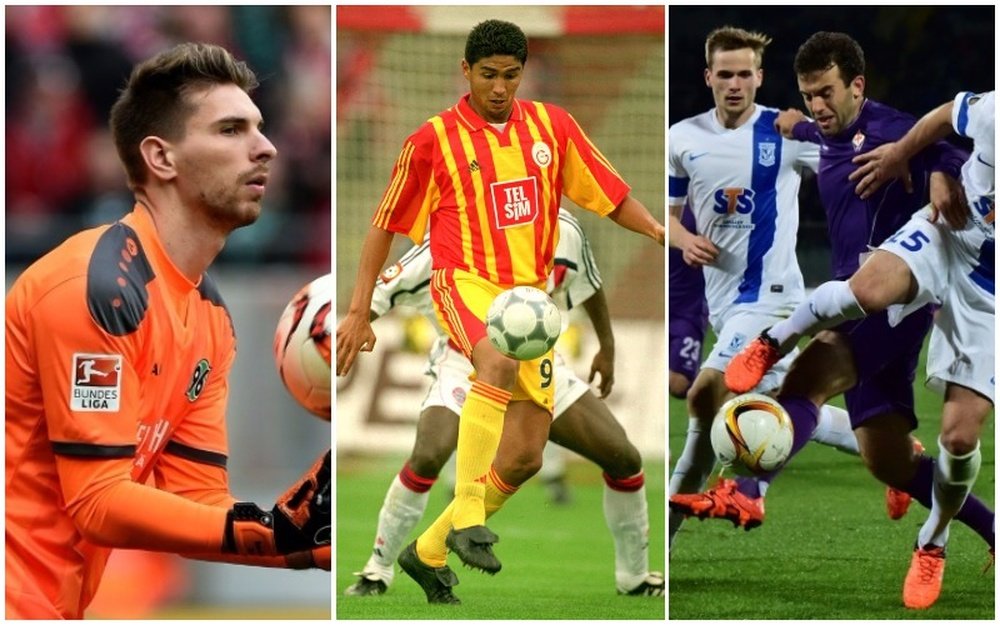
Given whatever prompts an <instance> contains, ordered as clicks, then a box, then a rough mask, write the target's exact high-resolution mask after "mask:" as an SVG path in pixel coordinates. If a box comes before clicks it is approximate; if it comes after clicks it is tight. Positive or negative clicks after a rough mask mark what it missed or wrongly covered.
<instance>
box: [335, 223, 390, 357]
mask: <svg viewBox="0 0 1000 625" xmlns="http://www.w3.org/2000/svg"><path fill="white" fill-rule="evenodd" d="M392 237H393V233H392V232H389V231H387V230H383V229H381V228H378V227H376V226H372V227H370V228H369V229H368V234H367V235H365V242H364V244H363V245H362V247H361V263H360V264H359V266H358V277H357V280H356V281H355V283H354V293H353V294H352V295H351V304H350V307H349V308H348V310H347V314H346V315H345V316H344V318H343V320H341V322H340V324H339V325H338V326H337V375H347V374H348V372H350V370H351V366H352V365H353V364H354V359H355V358H356V357H357V355H358V352H361V351H365V352H370V351H372V349H374V347H375V333H374V332H373V331H372V326H371V321H369V316H370V314H371V303H372V291H373V289H374V288H375V279H376V278H377V277H378V274H379V272H380V271H381V270H382V265H384V264H385V261H386V259H387V258H388V257H389V248H390V247H391V245H392Z"/></svg>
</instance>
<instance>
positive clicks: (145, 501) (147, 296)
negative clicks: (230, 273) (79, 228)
mask: <svg viewBox="0 0 1000 625" xmlns="http://www.w3.org/2000/svg"><path fill="white" fill-rule="evenodd" d="M6 341H7V345H6V347H7V351H6V367H7V380H6V383H7V385H6V461H7V462H6V478H7V485H6V530H7V534H6V536H7V543H6V544H7V549H6V576H7V577H6V597H7V604H6V605H7V617H8V618H81V617H82V616H83V611H84V608H86V606H87V604H88V603H89V602H90V599H91V598H92V597H93V595H94V593H95V591H96V590H97V584H98V582H99V580H100V576H101V573H102V571H103V569H104V565H105V562H106V560H107V557H108V555H109V552H110V551H109V547H110V546H114V547H126V548H140V549H147V550H154V551H172V552H176V553H189V554H193V553H215V554H219V553H220V550H221V544H222V536H223V530H224V526H225V516H226V511H227V510H228V508H229V507H230V506H231V505H232V502H233V501H234V500H233V498H232V497H231V495H230V494H229V489H228V483H227V477H226V471H225V465H226V457H227V451H228V450H227V445H226V428H225V420H224V412H225V405H226V400H227V395H228V386H227V379H228V374H229V369H230V367H231V365H232V362H233V358H234V355H235V348H236V341H235V337H234V333H233V327H232V322H231V319H230V317H229V314H228V312H227V311H226V308H225V306H224V305H223V302H222V299H221V298H220V296H219V293H218V292H217V291H216V289H215V287H214V286H213V283H212V282H211V281H210V280H209V279H208V278H207V277H204V278H202V280H201V281H200V283H198V284H193V283H191V282H190V281H189V280H188V279H187V278H185V277H184V275H183V274H182V273H181V272H180V271H179V270H178V269H177V268H176V267H175V266H174V265H173V264H172V262H171V261H170V259H169V258H168V256H167V254H166V252H165V251H164V249H163V247H162V244H161V242H160V240H159V238H158V236H157V234H156V230H155V228H154V226H153V223H152V218H151V217H150V214H149V213H148V211H147V210H146V209H145V207H142V206H141V205H137V206H136V208H135V210H134V211H133V212H132V213H131V214H129V215H128V216H126V217H125V218H124V219H122V220H121V221H119V222H117V223H115V224H112V225H110V226H103V227H99V228H95V229H91V230H87V231H84V232H81V233H79V234H77V235H75V236H73V237H71V238H70V239H68V240H67V241H66V242H64V243H63V244H62V245H60V246H59V247H57V248H56V249H55V250H53V251H52V252H50V253H49V254H47V255H46V256H44V257H43V258H42V259H40V260H39V261H38V262H36V263H35V264H33V265H32V266H31V267H29V268H28V269H27V270H26V271H25V272H24V273H23V274H22V275H21V276H20V277H19V278H18V280H17V281H16V282H15V284H14V286H13V287H12V288H11V290H10V292H9V293H8V294H7V304H6ZM154 487H155V488H154Z"/></svg>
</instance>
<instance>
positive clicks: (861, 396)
mask: <svg viewBox="0 0 1000 625" xmlns="http://www.w3.org/2000/svg"><path fill="white" fill-rule="evenodd" d="M932 321H933V316H932V314H931V309H930V307H929V306H924V307H923V308H921V309H919V310H916V311H914V312H913V313H912V314H910V315H909V316H908V317H906V318H905V319H903V320H902V321H901V322H900V324H899V325H898V326H896V327H895V328H892V327H889V321H888V317H887V313H886V312H885V311H882V312H880V313H877V314H874V315H871V316H869V317H865V318H864V319H858V320H855V321H848V322H847V323H843V324H841V325H839V326H837V327H836V328H834V330H835V331H837V332H840V333H842V334H843V335H844V336H845V338H846V339H847V341H848V343H849V344H850V346H851V351H852V353H853V354H854V366H855V369H856V370H857V373H858V383H857V385H855V386H854V388H852V389H850V390H848V391H846V392H845V393H844V400H845V403H846V404H847V413H848V414H849V415H850V417H851V427H853V428H857V427H858V426H859V425H861V424H862V423H864V422H865V421H866V420H868V419H870V418H872V417H875V416H878V415H882V414H887V413H890V412H892V413H899V414H902V415H904V416H906V417H908V418H909V419H910V422H911V425H912V428H913V429H916V427H917V416H916V413H915V411H914V403H913V402H914V399H913V380H914V378H915V376H916V371H917V362H918V361H919V360H920V350H921V349H922V348H923V345H924V337H925V336H927V331H928V330H929V329H930V327H931V323H932Z"/></svg>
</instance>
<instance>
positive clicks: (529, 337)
mask: <svg viewBox="0 0 1000 625" xmlns="http://www.w3.org/2000/svg"><path fill="white" fill-rule="evenodd" d="M561 330H562V317H561V316H560V315H559V309H558V308H557V307H556V305H555V303H553V302H552V298H550V297H549V296H548V295H546V294H545V291H541V290H539V289H536V288H534V287H530V286H515V287H514V288H512V289H508V290H506V291H504V292H503V293H501V294H500V295H497V296H496V298H494V300H493V303H492V304H490V309H489V311H488V312H487V313H486V336H487V337H489V339H490V343H492V344H493V347H496V348H497V350H498V351H499V352H500V353H501V354H504V355H506V356H510V357H511V358H516V359H517V360H534V359H535V358H538V357H540V356H543V355H545V353H546V352H548V351H549V350H550V349H552V346H553V345H555V344H556V339H558V338H559V332H560V331H561Z"/></svg>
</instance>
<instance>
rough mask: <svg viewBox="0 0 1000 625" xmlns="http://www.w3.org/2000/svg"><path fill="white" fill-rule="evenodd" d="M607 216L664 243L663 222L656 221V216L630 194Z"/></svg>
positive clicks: (625, 226)
mask: <svg viewBox="0 0 1000 625" xmlns="http://www.w3.org/2000/svg"><path fill="white" fill-rule="evenodd" d="M609 217H611V220H612V221H614V222H615V223H616V224H618V225H619V226H621V227H622V228H625V229H626V230H631V231H632V232H637V233H639V234H643V235H646V236H647V237H649V238H651V239H653V240H654V241H656V242H657V243H659V244H660V245H663V244H664V240H665V238H666V229H665V228H664V227H663V224H661V223H660V222H658V221H656V218H655V217H653V216H652V215H651V214H650V213H649V210H648V209H647V208H646V207H645V206H644V205H643V203H642V202H640V201H639V200H637V199H635V198H634V197H632V195H631V194H629V195H626V196H625V199H624V200H622V201H621V203H620V204H619V205H618V207H617V208H616V209H615V210H613V211H612V212H611V214H610V215H609Z"/></svg>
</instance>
